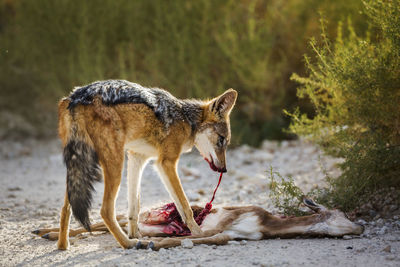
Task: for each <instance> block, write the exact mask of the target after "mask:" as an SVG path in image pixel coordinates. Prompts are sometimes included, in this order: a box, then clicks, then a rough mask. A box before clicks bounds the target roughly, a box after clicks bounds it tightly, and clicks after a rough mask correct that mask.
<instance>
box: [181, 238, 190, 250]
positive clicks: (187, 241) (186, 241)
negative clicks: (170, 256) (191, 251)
mask: <svg viewBox="0 0 400 267" xmlns="http://www.w3.org/2000/svg"><path fill="white" fill-rule="evenodd" d="M181 246H182V247H183V248H193V242H192V240H190V239H188V238H185V239H183V240H182V241H181Z"/></svg>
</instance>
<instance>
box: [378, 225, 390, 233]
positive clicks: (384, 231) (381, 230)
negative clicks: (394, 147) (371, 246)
mask: <svg viewBox="0 0 400 267" xmlns="http://www.w3.org/2000/svg"><path fill="white" fill-rule="evenodd" d="M387 230H388V228H387V226H383V227H382V228H381V229H380V230H378V231H377V232H376V233H377V234H378V235H384V234H386V232H387Z"/></svg>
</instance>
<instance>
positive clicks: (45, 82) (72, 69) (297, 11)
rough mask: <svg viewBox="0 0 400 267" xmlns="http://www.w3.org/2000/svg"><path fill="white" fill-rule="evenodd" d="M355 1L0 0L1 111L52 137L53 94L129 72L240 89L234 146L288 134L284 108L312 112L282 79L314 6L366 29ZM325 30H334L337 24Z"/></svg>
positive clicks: (157, 83) (190, 86)
mask: <svg viewBox="0 0 400 267" xmlns="http://www.w3.org/2000/svg"><path fill="white" fill-rule="evenodd" d="M361 6H362V4H361V1H359V0H353V1H348V0H336V1H330V0H262V1H261V0H258V1H256V0H254V1H252V0H223V1H212V0H199V1H183V0H174V1H162V0H159V1H146V0H136V1H130V0H119V1H115V0H103V1H94V0H85V1H80V0H58V1H52V0H35V1H30V0H0V62H1V63H0V113H1V112H4V111H9V112H12V113H15V114H18V115H19V116H21V117H22V118H24V119H25V120H26V121H28V122H29V123H31V124H33V125H34V126H35V128H36V130H35V131H29V133H28V134H33V132H35V134H34V135H54V134H55V132H56V119H57V118H56V115H57V114H56V106H57V105H56V103H57V100H58V99H59V98H60V97H61V96H64V95H66V94H67V93H68V92H69V91H70V90H71V89H72V88H73V87H74V86H78V85H82V84H86V83H89V82H92V81H94V80H103V79H127V80H130V81H134V82H138V83H140V84H142V85H145V86H153V87H161V88H165V89H167V90H169V91H170V92H171V93H173V94H174V95H176V96H178V97H182V98H185V97H196V98H197V97H198V98H205V97H206V98H207V97H213V96H216V95H217V94H219V93H221V92H223V91H224V90H225V89H228V88H231V87H232V88H235V89H236V90H238V91H239V99H238V104H237V107H236V108H235V111H234V113H233V119H232V128H233V132H234V137H235V140H234V144H235V143H236V144H238V143H248V144H251V145H256V144H258V143H259V142H260V141H261V140H262V139H265V138H274V139H282V138H287V137H288V136H287V135H286V134H284V133H282V128H285V127H286V126H287V125H288V123H289V119H288V118H287V117H285V116H284V114H282V109H284V108H285V109H289V110H290V109H292V108H293V107H294V106H300V107H302V109H303V110H305V111H306V112H308V113H309V114H311V113H312V108H311V105H310V104H309V101H308V100H307V99H305V100H302V99H301V100H298V99H297V98H296V84H295V83H294V82H292V81H290V79H289V78H290V75H291V74H292V73H293V72H296V73H299V74H300V75H302V74H304V73H305V67H304V64H303V54H305V53H306V52H308V49H309V46H308V40H309V38H310V37H311V36H315V35H317V34H318V32H319V18H320V14H323V17H324V18H325V19H327V20H328V21H330V22H331V23H330V24H329V25H336V23H337V22H338V21H340V20H345V19H346V18H347V17H348V16H351V17H352V18H353V27H354V29H355V30H356V31H358V32H364V31H365V30H366V29H367V27H368V23H367V21H366V19H365V15H364V14H362V13H360V10H361ZM326 34H327V35H328V36H335V34H336V27H332V28H328V29H326ZM0 121H1V120H0ZM0 123H1V122H0ZM0 126H1V125H0ZM1 127H6V126H4V125H3V126H1ZM25 134H26V133H25Z"/></svg>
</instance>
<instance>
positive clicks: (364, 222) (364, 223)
mask: <svg viewBox="0 0 400 267" xmlns="http://www.w3.org/2000/svg"><path fill="white" fill-rule="evenodd" d="M357 223H359V224H361V225H366V224H367V222H366V221H364V220H363V219H359V220H358V221H357Z"/></svg>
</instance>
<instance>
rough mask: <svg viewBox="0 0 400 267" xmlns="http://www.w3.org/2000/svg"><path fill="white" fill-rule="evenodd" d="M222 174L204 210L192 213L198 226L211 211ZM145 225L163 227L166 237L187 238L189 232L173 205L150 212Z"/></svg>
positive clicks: (169, 204) (166, 205)
mask: <svg viewBox="0 0 400 267" xmlns="http://www.w3.org/2000/svg"><path fill="white" fill-rule="evenodd" d="M221 179H222V172H221V173H220V176H219V180H218V184H217V187H216V188H215V190H214V193H213V196H212V198H211V200H210V202H208V203H207V204H206V206H205V208H204V209H203V210H202V211H201V212H199V213H197V214H196V212H194V214H193V215H194V218H195V221H196V223H197V224H198V225H201V224H202V223H203V220H204V219H205V218H206V217H207V215H208V214H209V213H210V211H211V209H212V202H213V201H214V198H215V193H216V192H217V189H218V187H219V185H220V183H221ZM145 223H146V224H152V225H160V224H162V225H165V226H164V227H163V230H162V231H163V232H164V233H165V234H167V235H176V236H187V235H190V230H189V228H188V227H187V226H186V224H185V223H184V222H183V221H182V218H181V216H180V215H179V212H178V210H177V208H176V206H175V204H174V203H168V204H165V205H164V206H162V207H161V208H158V209H154V210H151V211H150V212H149V216H148V217H147V218H146V220H145Z"/></svg>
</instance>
